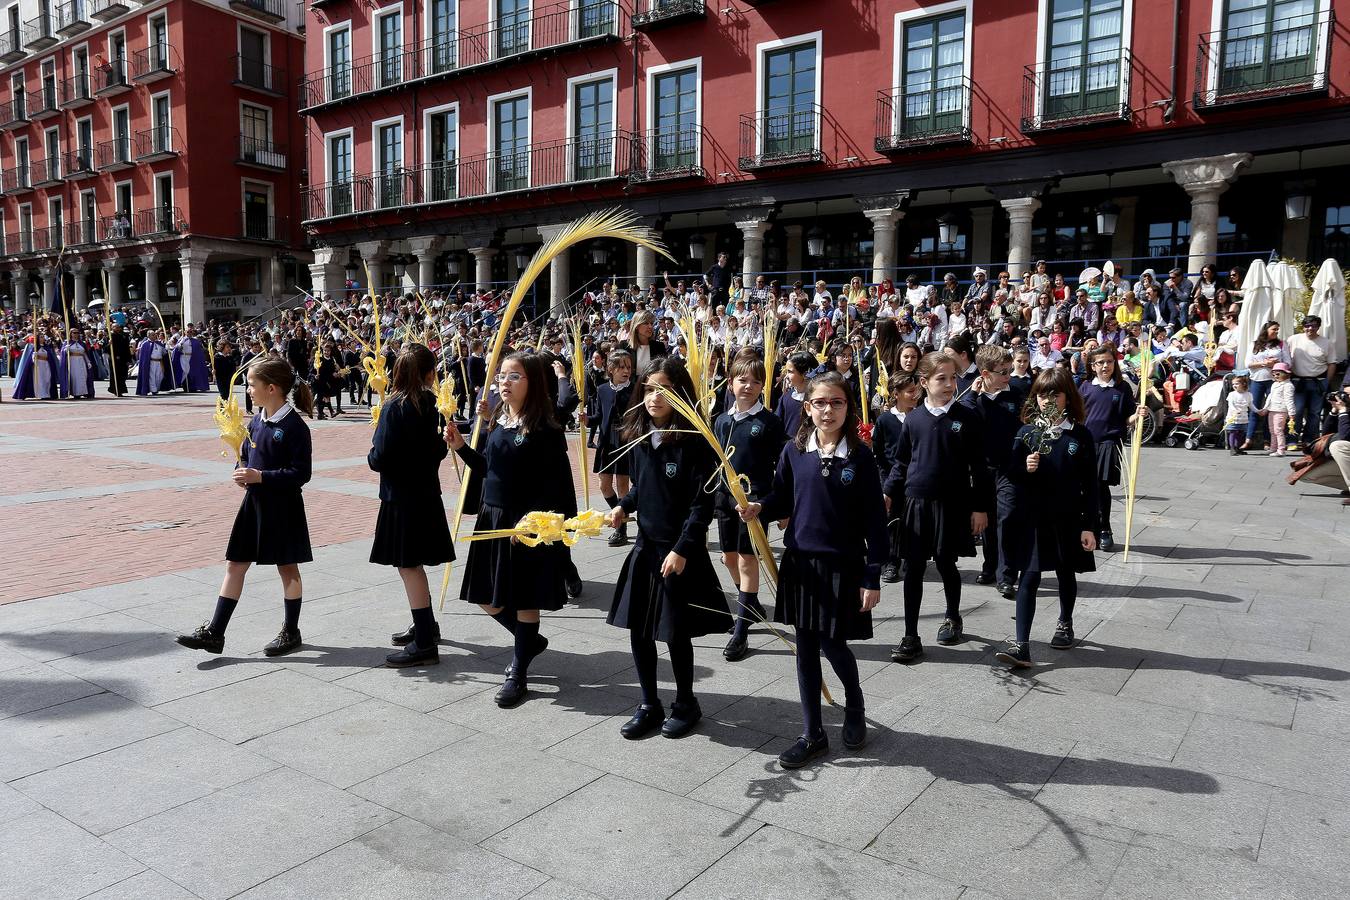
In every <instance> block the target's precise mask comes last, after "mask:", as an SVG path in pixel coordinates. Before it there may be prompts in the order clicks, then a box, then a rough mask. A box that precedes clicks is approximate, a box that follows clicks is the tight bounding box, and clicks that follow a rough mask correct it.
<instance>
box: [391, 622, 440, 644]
mask: <svg viewBox="0 0 1350 900" xmlns="http://www.w3.org/2000/svg"><path fill="white" fill-rule="evenodd" d="M414 630H415V629H414V626H412V625H409V626H408V630H407V631H400V632H399V633H398V634H391V635H389V642H390V643H391V644H393V645H394V646H395V647H406V646H408V645H409V644H411V643H412V642H413V639H414V637H416V635H415V634H414V633H413V632H414ZM440 642H441V626H440V624H439V623H438V624H437V625H436V643H438V644H439V643H440Z"/></svg>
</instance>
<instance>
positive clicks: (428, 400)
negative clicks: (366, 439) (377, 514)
mask: <svg viewBox="0 0 1350 900" xmlns="http://www.w3.org/2000/svg"><path fill="white" fill-rule="evenodd" d="M421 403H422V409H421V411H420V412H419V411H418V409H417V407H415V406H413V404H412V401H411V400H409V399H408V398H407V397H402V396H400V397H397V398H395V399H392V400H391V401H390V402H388V403H386V404H385V406H384V409H383V410H381V411H380V424H379V425H377V426H376V427H375V438H374V440H373V441H372V442H371V445H370V452H369V453H368V454H366V463H367V464H368V465H369V466H370V468H371V470H372V471H375V472H379V473H380V499H381V500H395V501H397V500H402V501H408V500H415V499H417V498H419V497H426V496H437V497H438V496H440V493H441V478H440V466H441V460H443V459H445V457H446V456H447V455H448V454H449V452H450V448H449V447H447V446H446V445H445V439H444V438H443V437H442V436H441V416H440V413H438V412H436V395H435V394H433V393H431V391H426V390H424V391H422V396H421Z"/></svg>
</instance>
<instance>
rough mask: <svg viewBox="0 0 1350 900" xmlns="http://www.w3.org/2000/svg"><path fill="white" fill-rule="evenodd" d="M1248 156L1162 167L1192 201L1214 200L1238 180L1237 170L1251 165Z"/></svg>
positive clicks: (1179, 162)
mask: <svg viewBox="0 0 1350 900" xmlns="http://www.w3.org/2000/svg"><path fill="white" fill-rule="evenodd" d="M1251 161H1252V155H1251V154H1250V153H1225V154H1223V155H1221V156H1202V157H1198V158H1196V159H1179V160H1174V161H1173V162H1165V163H1163V164H1162V166H1163V169H1164V170H1166V171H1167V173H1168V174H1169V175H1171V176H1172V178H1173V179H1175V180H1176V183H1177V184H1178V185H1180V186H1181V187H1182V188H1183V189H1185V191H1186V193H1188V194H1190V195H1191V196H1192V197H1203V196H1205V195H1214V196H1217V195H1219V194H1222V193H1223V192H1224V191H1226V190H1228V185H1230V184H1232V183H1233V182H1234V181H1235V180H1236V179H1237V176H1238V170H1239V169H1242V168H1244V167H1246V166H1249V165H1251Z"/></svg>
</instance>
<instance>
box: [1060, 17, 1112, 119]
mask: <svg viewBox="0 0 1350 900" xmlns="http://www.w3.org/2000/svg"><path fill="white" fill-rule="evenodd" d="M1123 2H1124V0H1051V5H1050V34H1049V38H1048V46H1047V52H1046V58H1047V66H1046V76H1045V81H1044V85H1045V87H1044V96H1043V98H1042V101H1041V102H1042V116H1043V117H1044V118H1046V119H1064V118H1073V117H1076V116H1090V115H1098V114H1104V113H1110V112H1113V111H1117V110H1119V108H1120V104H1121V96H1120V88H1121V73H1122V53H1121V28H1122V26H1123V24H1124V19H1123V13H1124V8H1123Z"/></svg>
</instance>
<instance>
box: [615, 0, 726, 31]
mask: <svg viewBox="0 0 1350 900" xmlns="http://www.w3.org/2000/svg"><path fill="white" fill-rule="evenodd" d="M707 15H708V8H707V4H706V3H705V2H704V0H638V2H637V5H636V6H635V7H634V11H633V28H634V30H637V31H642V30H644V29H651V28H657V27H660V26H662V25H674V24H676V23H678V22H691V21H693V20H695V19H702V18H705V17H706V16H707Z"/></svg>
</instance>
